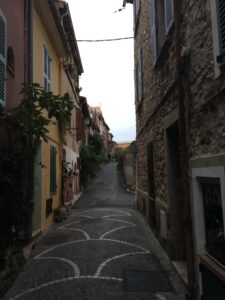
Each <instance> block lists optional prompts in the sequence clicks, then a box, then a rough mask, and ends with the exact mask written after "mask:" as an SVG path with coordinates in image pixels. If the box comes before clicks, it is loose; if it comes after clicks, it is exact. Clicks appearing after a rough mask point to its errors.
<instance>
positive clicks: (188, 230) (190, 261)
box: [174, 0, 195, 299]
mask: <svg viewBox="0 0 225 300" xmlns="http://www.w3.org/2000/svg"><path fill="white" fill-rule="evenodd" d="M181 2H182V1H180V0H174V19H175V42H176V50H175V51H176V72H177V89H178V111H179V140H180V166H181V167H180V168H181V169H180V171H181V190H182V198H183V222H184V230H185V251H186V261H187V272H188V286H189V291H190V299H193V296H194V291H195V289H194V287H195V270H194V252H193V250H194V248H193V232H192V214H191V204H190V195H189V177H188V145H187V130H186V118H185V104H184V99H185V94H184V89H183V84H182V57H181V31H180V28H181V25H182V22H181V18H182V17H181Z"/></svg>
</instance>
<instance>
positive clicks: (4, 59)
mask: <svg viewBox="0 0 225 300" xmlns="http://www.w3.org/2000/svg"><path fill="white" fill-rule="evenodd" d="M0 18H1V19H2V21H3V23H4V26H5V43H4V44H3V46H5V47H4V48H5V49H3V51H5V53H4V55H2V54H1V53H0V62H1V63H2V64H3V74H2V75H1V79H2V80H4V83H3V94H4V95H3V99H1V98H0V104H2V105H3V106H5V104H6V64H7V19H6V17H5V16H4V14H3V12H2V10H1V9H0Z"/></svg>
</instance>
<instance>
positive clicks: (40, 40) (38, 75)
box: [33, 1, 64, 234]
mask: <svg viewBox="0 0 225 300" xmlns="http://www.w3.org/2000/svg"><path fill="white" fill-rule="evenodd" d="M45 2H47V1H45ZM41 6H42V8H41ZM46 22H48V24H47V26H46ZM49 28H51V31H50V30H49ZM54 35H55V36H56V38H55V39H53V36H54ZM59 43H60V37H59V33H58V32H57V27H56V25H55V23H54V19H53V16H52V13H51V11H50V8H49V7H48V5H46V4H44V2H43V1H36V5H35V4H34V8H33V82H35V83H39V84H40V85H41V86H43V87H44V85H45V77H46V76H45V74H46V70H45V68H46V66H45V65H46V62H45V60H46V56H47V58H48V59H49V66H48V67H49V90H51V91H52V92H53V94H56V95H58V94H60V60H61V58H60V56H61V57H62V56H63V54H64V53H63V52H61V53H59V49H60V48H61V49H62V48H63V45H60V44H59ZM61 44H62V43H61ZM59 46H61V47H59ZM48 130H49V132H48V134H47V138H48V142H45V141H41V143H40V145H39V149H38V152H37V155H36V160H35V178H34V213H33V234H35V233H36V232H37V231H40V230H41V231H42V230H45V229H47V228H48V226H49V225H50V224H51V223H52V222H53V213H52V212H53V210H54V209H55V208H58V207H59V205H60V200H61V188H62V183H61V178H62V176H61V175H62V174H61V161H62V140H61V137H60V134H59V129H58V126H57V124H56V125H50V126H49V127H48ZM52 152H53V156H55V157H54V161H53V164H54V168H55V170H53V172H54V173H55V178H54V180H55V187H54V188H52V187H51V178H50V177H51V168H52V167H53V166H51V163H52V159H51V155H52Z"/></svg>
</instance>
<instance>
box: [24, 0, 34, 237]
mask: <svg viewBox="0 0 225 300" xmlns="http://www.w3.org/2000/svg"><path fill="white" fill-rule="evenodd" d="M25 1H26V4H27V9H26V12H27V13H26V15H25V18H26V20H25V22H26V26H27V31H26V32H27V33H26V34H27V38H26V40H27V44H26V49H27V57H26V63H27V68H26V72H27V82H26V84H28V85H31V84H32V83H33V41H32V39H33V18H32V14H33V12H32V9H33V1H32V0H25ZM27 155H28V157H27V189H26V196H25V197H26V199H25V200H26V213H25V215H26V220H25V226H26V227H25V242H26V243H28V242H30V240H31V239H32V217H33V204H32V201H33V190H34V145H33V132H32V128H31V126H29V127H28V128H27Z"/></svg>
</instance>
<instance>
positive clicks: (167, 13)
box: [164, 0, 173, 34]
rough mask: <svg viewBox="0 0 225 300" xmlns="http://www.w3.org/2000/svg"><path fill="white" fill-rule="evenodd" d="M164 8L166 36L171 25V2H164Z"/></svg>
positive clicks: (166, 0)
mask: <svg viewBox="0 0 225 300" xmlns="http://www.w3.org/2000/svg"><path fill="white" fill-rule="evenodd" d="M164 8H165V30H166V34H167V33H168V32H169V29H170V27H171V25H172V24H173V0H164Z"/></svg>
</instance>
